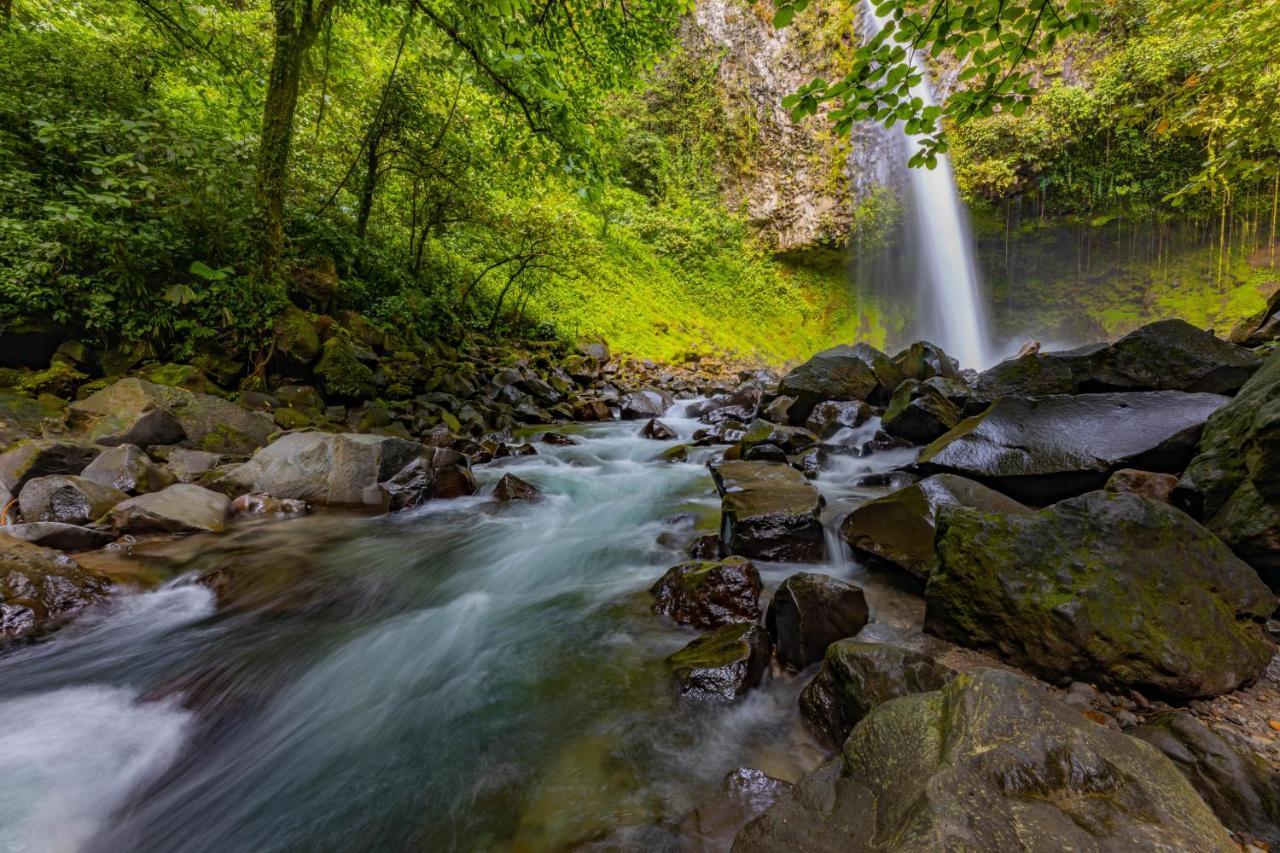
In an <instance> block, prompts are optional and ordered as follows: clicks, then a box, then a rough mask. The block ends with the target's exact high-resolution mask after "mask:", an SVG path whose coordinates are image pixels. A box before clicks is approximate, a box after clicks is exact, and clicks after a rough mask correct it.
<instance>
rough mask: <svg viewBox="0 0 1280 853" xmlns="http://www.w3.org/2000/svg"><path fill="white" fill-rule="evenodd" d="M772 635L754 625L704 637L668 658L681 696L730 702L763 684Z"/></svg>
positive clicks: (744, 624) (731, 627)
mask: <svg viewBox="0 0 1280 853" xmlns="http://www.w3.org/2000/svg"><path fill="white" fill-rule="evenodd" d="M769 652H770V649H769V635H768V634H766V633H765V631H764V629H763V628H761V627H760V626H759V625H757V624H756V623H754V622H740V623H735V624H732V625H725V626H724V627H721V628H717V629H716V630H714V631H712V632H711V633H709V634H704V635H702V636H701V637H699V638H698V639H696V640H694V641H693V642H692V643H690V644H689V645H687V646H685V647H684V648H683V649H681V650H680V651H678V652H676V653H675V654H673V655H671V657H669V658H667V663H669V664H670V665H671V668H672V669H673V670H674V672H675V678H676V685H677V687H678V689H679V691H680V695H681V696H684V697H686V698H688V699H694V700H698V701H717V702H730V701H732V700H734V699H736V698H738V697H739V696H742V695H743V694H744V693H746V692H747V691H748V690H750V689H751V688H752V687H755V686H756V685H758V684H759V683H760V680H761V679H762V678H763V677H764V673H765V670H766V669H768V667H769Z"/></svg>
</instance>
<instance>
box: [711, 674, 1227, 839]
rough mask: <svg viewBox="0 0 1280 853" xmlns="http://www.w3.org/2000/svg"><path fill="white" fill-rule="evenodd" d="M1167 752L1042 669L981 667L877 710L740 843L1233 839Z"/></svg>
mask: <svg viewBox="0 0 1280 853" xmlns="http://www.w3.org/2000/svg"><path fill="white" fill-rule="evenodd" d="M1237 849H1238V848H1236V846H1235V844H1234V843H1233V842H1232V841H1231V839H1230V836H1229V835H1228V834H1227V831H1226V830H1225V829H1224V828H1223V826H1222V824H1221V823H1220V822H1219V821H1218V819H1217V818H1216V817H1214V815H1213V812H1212V811H1210V809H1209V807H1208V806H1206V805H1205V804H1204V802H1202V801H1201V800H1200V798H1199V797H1198V796H1196V793H1195V791H1194V790H1193V789H1192V787H1191V785H1190V784H1189V783H1188V782H1187V781H1186V779H1184V778H1183V777H1182V775H1181V774H1179V773H1178V771H1177V770H1176V769H1175V768H1174V766H1173V765H1172V764H1171V763H1170V762H1169V760H1168V759H1167V758H1165V757H1164V756H1163V755H1161V754H1160V752H1159V751H1158V750H1156V749H1154V748H1152V747H1151V746H1150V745H1149V744H1146V743H1143V742H1141V741H1138V740H1136V739H1134V738H1131V737H1129V736H1128V735H1124V734H1121V733H1119V732H1115V731H1111V730H1108V729H1106V728H1103V727H1102V726H1099V725H1096V724H1095V723H1092V722H1090V721H1089V720H1088V719H1086V718H1085V717H1084V716H1083V715H1081V714H1080V713H1079V712H1077V711H1076V710H1074V709H1072V708H1070V707H1068V706H1066V705H1064V704H1063V703H1062V702H1060V701H1058V700H1056V699H1054V698H1053V697H1052V696H1050V695H1049V694H1048V693H1047V692H1046V691H1045V690H1044V689H1043V688H1042V687H1040V686H1039V685H1037V684H1035V683H1034V682H1032V681H1030V680H1028V679H1026V678H1024V677H1022V676H1019V675H1016V674H1014V673H1011V672H1004V671H1001V670H993V669H975V670H973V671H971V672H968V673H965V674H964V675H961V676H958V677H956V678H955V679H953V680H952V681H951V682H950V683H949V684H947V686H946V687H944V688H942V689H941V690H938V691H933V692H929V693H918V694H915V695H913V696H904V697H901V698H898V699H893V700H891V701H889V702H886V703H884V704H883V705H880V706H879V707H877V708H875V709H873V710H872V711H871V712H870V713H869V714H868V715H867V716H866V718H865V719H863V720H862V722H861V723H859V724H858V725H857V726H856V727H855V728H854V729H853V732H852V733H851V734H850V735H849V737H848V739H847V740H846V741H845V742H844V745H843V748H842V750H841V755H840V757H839V758H838V759H836V760H835V761H832V762H829V763H828V764H826V765H823V767H821V768H819V769H818V770H816V771H814V772H813V773H811V774H810V775H808V776H806V777H805V778H804V779H802V780H801V781H800V782H799V783H797V785H796V787H795V789H794V790H793V791H791V792H789V793H784V794H783V795H782V796H781V797H780V798H779V800H778V802H777V803H776V804H775V805H774V806H773V807H772V808H770V809H769V810H768V811H767V812H765V813H764V814H763V815H761V816H760V817H759V818H757V819H756V820H754V821H753V822H751V823H750V824H748V825H747V826H746V828H745V829H743V830H742V832H740V833H739V834H738V837H737V839H736V840H735V841H734V845H733V850H734V853H775V851H779V850H796V851H805V853H877V851H880V852H881V853H882V851H890V850H892V851H938V853H941V851H960V850H970V851H979V850H982V851H988V850H990V851H1006V850H1008V851H1027V850H1081V851H1104V850H1115V851H1122V850H1125V851H1127V850H1195V851H1216V853H1231V851H1235V850H1237Z"/></svg>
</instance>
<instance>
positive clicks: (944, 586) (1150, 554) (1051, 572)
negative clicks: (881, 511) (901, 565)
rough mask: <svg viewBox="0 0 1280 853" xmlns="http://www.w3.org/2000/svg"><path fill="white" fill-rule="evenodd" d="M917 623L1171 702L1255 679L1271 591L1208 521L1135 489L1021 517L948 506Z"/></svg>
mask: <svg viewBox="0 0 1280 853" xmlns="http://www.w3.org/2000/svg"><path fill="white" fill-rule="evenodd" d="M937 549H938V566H937V568H935V569H934V571H933V574H932V575H930V577H929V584H928V586H927V587H926V589H925V598H926V601H927V611H926V616H925V629H926V630H927V631H929V632H930V633H932V634H935V635H937V636H940V637H943V638H944V639H947V640H950V641H952V642H955V643H959V644H961V645H966V646H970V647H974V648H979V649H986V650H990V651H992V652H993V653H995V654H997V655H998V656H1000V657H1001V658H1003V659H1004V660H1007V661H1009V662H1010V663H1013V664H1014V665H1016V666H1020V667H1022V668H1024V669H1026V670H1028V671H1030V672H1033V673H1036V674H1038V675H1040V676H1041V677H1043V678H1045V679H1047V680H1051V681H1055V682H1060V683H1066V682H1069V681H1072V680H1080V681H1091V682H1094V683H1098V684H1101V685H1105V686H1109V687H1114V688H1117V689H1121V688H1124V689H1127V688H1134V689H1137V690H1138V691H1140V692H1142V693H1149V694H1152V695H1157V696H1167V697H1173V698H1178V699H1195V698H1203V697H1210V696H1216V695H1218V694H1220V693H1225V692H1227V691H1230V690H1234V689H1235V688H1237V687H1239V686H1240V685H1242V684H1246V683H1249V682H1252V681H1253V680H1254V679H1256V678H1257V677H1258V675H1259V674H1261V673H1262V671H1263V670H1264V669H1265V668H1266V666H1267V663H1268V662H1269V661H1270V660H1271V658H1272V656H1273V655H1274V654H1275V650H1276V649H1275V645H1274V644H1273V643H1272V642H1271V640H1270V639H1269V638H1268V637H1267V635H1266V632H1265V630H1264V623H1265V621H1266V618H1267V617H1268V616H1269V615H1270V613H1271V612H1272V611H1273V610H1274V609H1275V606H1276V602H1275V596H1274V595H1273V594H1272V593H1271V591H1270V590H1268V589H1267V588H1266V586H1265V585H1264V584H1263V583H1262V582H1261V581H1260V580H1259V579H1258V576H1257V574H1256V573H1255V572H1254V571H1253V570H1252V569H1250V568H1249V566H1248V565H1246V564H1245V563H1243V562H1242V561H1241V560H1240V559H1239V558H1237V557H1236V556H1235V555H1234V554H1232V553H1231V551H1230V549H1228V548H1227V547H1226V546H1225V545H1223V544H1222V543H1221V542H1220V541H1218V539H1217V538H1215V537H1214V536H1213V535H1212V534H1211V533H1209V531H1207V530H1205V529H1204V528H1203V527H1201V526H1200V525H1198V524H1196V523H1195V522H1194V521H1193V520H1192V519H1191V518H1189V517H1188V516H1186V515H1185V514H1183V513H1181V512H1179V511H1177V510H1175V509H1173V508H1172V507H1170V506H1168V505H1166V504H1162V503H1157V502H1155V501H1149V500H1146V499H1144V498H1140V497H1137V496H1136V495H1125V494H1111V493H1108V492H1101V491H1099V492H1089V493H1088V494H1085V495H1082V496H1080V497H1077V498H1072V499H1070V500H1066V501H1063V502H1061V503H1058V504H1054V505H1053V506H1051V507H1049V508H1048V509H1045V510H1042V511H1040V512H1038V513H1034V514H1032V515H995V514H988V513H984V512H982V511H980V510H974V509H969V508H963V507H946V508H944V509H943V510H942V511H941V512H940V513H939V515H938V539H937Z"/></svg>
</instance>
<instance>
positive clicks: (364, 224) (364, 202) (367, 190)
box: [356, 124, 382, 240]
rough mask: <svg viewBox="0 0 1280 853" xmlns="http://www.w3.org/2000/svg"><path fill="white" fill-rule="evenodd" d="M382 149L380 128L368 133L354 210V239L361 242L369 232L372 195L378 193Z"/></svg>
mask: <svg viewBox="0 0 1280 853" xmlns="http://www.w3.org/2000/svg"><path fill="white" fill-rule="evenodd" d="M381 148H382V126H381V125H380V124H379V125H378V126H377V127H375V128H373V129H371V130H370V131H369V145H368V146H367V147H366V149H365V161H364V180H363V181H361V183H360V206H359V208H358V209H357V210H356V237H357V238H359V239H361V240H363V239H364V235H365V234H366V233H368V231H369V216H370V215H371V214H372V213H373V195H374V193H376V192H377V191H378V166H379V161H380V160H381V156H380V154H379V151H380V149H381Z"/></svg>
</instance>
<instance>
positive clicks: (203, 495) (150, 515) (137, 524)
mask: <svg viewBox="0 0 1280 853" xmlns="http://www.w3.org/2000/svg"><path fill="white" fill-rule="evenodd" d="M232 515H233V513H232V508H231V500H230V499H229V498H228V497H227V496H226V495H221V494H218V493H217V492H214V491H211V490H209V489H206V488H203V487H201V486H196V485H193V484H190V483H178V484H176V485H173V486H169V487H168V488H167V489H164V490H163V491H159V492H150V493H148V494H145V495H139V496H138V497H135V498H129V499H128V500H127V501H123V502H121V503H119V504H117V505H116V507H115V508H114V509H113V510H111V524H112V526H113V527H114V528H115V529H116V530H117V531H118V532H120V533H133V534H146V533H205V532H208V533H220V532H222V531H223V530H225V529H226V527H227V522H229V521H230V520H231V517H232Z"/></svg>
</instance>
